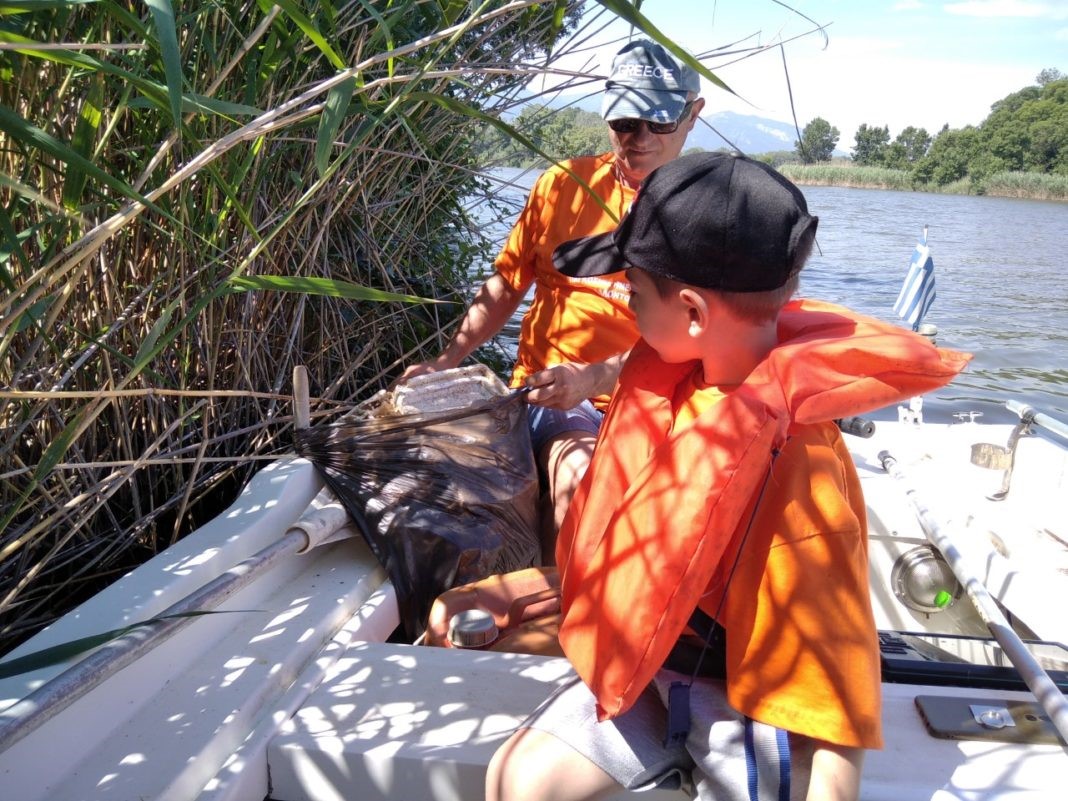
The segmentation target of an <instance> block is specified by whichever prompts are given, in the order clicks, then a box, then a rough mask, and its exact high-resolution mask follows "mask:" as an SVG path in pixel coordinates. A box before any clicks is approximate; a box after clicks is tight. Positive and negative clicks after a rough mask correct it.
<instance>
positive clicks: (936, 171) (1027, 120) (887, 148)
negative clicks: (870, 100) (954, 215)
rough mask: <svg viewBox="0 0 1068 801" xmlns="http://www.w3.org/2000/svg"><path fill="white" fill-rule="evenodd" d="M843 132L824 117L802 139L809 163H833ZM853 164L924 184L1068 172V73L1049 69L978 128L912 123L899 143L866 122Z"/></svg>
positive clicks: (798, 145)
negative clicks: (905, 174)
mask: <svg viewBox="0 0 1068 801" xmlns="http://www.w3.org/2000/svg"><path fill="white" fill-rule="evenodd" d="M838 136H839V134H838V129H837V128H834V127H832V126H831V125H830V124H829V123H828V122H827V121H826V120H824V119H822V118H820V117H817V118H815V119H814V120H812V121H811V122H810V123H809V124H808V125H806V126H805V128H804V129H803V131H802V133H801V139H800V140H799V141H797V142H795V145H794V146H795V150H796V154H797V156H798V157H799V158H800V159H801V161H802V162H804V163H806V164H811V163H816V162H820V161H830V159H831V155H832V154H833V152H834V149H835V147H836V146H837V144H838ZM853 139H854V144H853V159H852V160H853V162H854V163H855V164H858V165H862V166H868V167H884V168H888V169H894V170H903V171H905V172H908V173H909V174H910V176H911V178H912V180H913V182H914V183H916V184H933V185H935V186H945V185H946V184H950V183H953V182H954V181H959V180H961V179H962V178H968V179H969V180H971V181H972V182H980V181H982V180H983V179H985V178H987V177H988V176H990V175H993V174H995V173H1003V172H1030V173H1042V174H1047V175H1066V176H1068V76H1065V75H1064V74H1063V73H1061V72H1060V71H1059V70H1056V69H1045V70H1042V72H1040V73H1039V74H1038V77H1037V79H1036V85H1034V86H1028V87H1027V88H1025V89H1021V90H1020V91H1018V92H1013V93H1012V94H1010V95H1008V96H1007V97H1005V98H1003V99H1002V100H999V101H998V102H996V103H994V104H993V105H992V106H991V107H990V114H989V116H987V118H986V119H985V120H983V122H982V123H980V125H978V126H974V125H968V126H965V127H964V128H959V129H956V128H950V127H949V126H948V125H945V126H943V127H942V130H941V131H939V132H938V134H937V135H936V136H933V137H932V136H931V135H930V134H928V132H927V131H926V130H925V129H923V128H916V127H914V126H911V125H910V126H908V127H906V128H905V129H904V130H903V131H901V132H900V133H899V134H898V135H897V136H896V137H895V138H894V139H893V141H891V140H890V129H889V127H888V126H885V125H884V126H881V127H880V126H877V125H868V124H867V123H864V124H862V125H861V126H860V127H859V128H858V129H857V132H856V134H855V135H854V138H853Z"/></svg>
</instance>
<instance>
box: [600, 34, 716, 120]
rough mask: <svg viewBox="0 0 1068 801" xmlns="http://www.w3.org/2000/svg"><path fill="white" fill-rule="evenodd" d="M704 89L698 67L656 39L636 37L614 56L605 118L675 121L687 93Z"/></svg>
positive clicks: (684, 103)
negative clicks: (670, 50) (695, 67)
mask: <svg viewBox="0 0 1068 801" xmlns="http://www.w3.org/2000/svg"><path fill="white" fill-rule="evenodd" d="M700 91H701V79H700V77H699V76H698V75H697V71H696V70H694V69H693V68H692V67H690V66H688V65H686V64H680V63H679V62H678V61H677V60H676V59H675V57H674V56H673V55H671V53H669V52H668V51H667V50H666V49H664V48H663V47H661V46H660V45H658V44H656V43H655V42H651V41H649V40H648V39H635V40H634V41H632V42H629V43H628V44H627V45H626V46H625V47H624V48H623V49H622V50H620V51H619V52H618V53H616V56H615V58H613V59H612V72H611V73H610V74H609V77H608V81H607V83H606V84H605V91H604V101H603V102H602V104H601V116H602V117H604V119H605V122H611V121H612V120H621V119H628V118H629V119H639V120H646V121H647V122H674V121H675V120H677V119H678V118H679V117H681V116H682V108H683V106H685V105H686V95H687V93H688V92H694V93H697V92H700Z"/></svg>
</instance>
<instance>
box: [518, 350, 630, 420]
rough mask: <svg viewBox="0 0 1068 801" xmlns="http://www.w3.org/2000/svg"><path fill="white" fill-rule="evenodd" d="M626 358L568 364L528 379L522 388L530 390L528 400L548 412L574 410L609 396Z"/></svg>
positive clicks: (557, 366) (535, 374)
mask: <svg viewBox="0 0 1068 801" xmlns="http://www.w3.org/2000/svg"><path fill="white" fill-rule="evenodd" d="M626 358H627V354H626V353H620V354H618V355H616V356H613V357H612V358H610V359H607V360H605V361H603V362H597V363H596V364H579V363H578V362H568V363H566V364H557V365H553V366H552V367H549V368H547V369H545V370H540V371H539V372H537V373H534V374H533V375H530V376H527V380H526V382H525V384H526V386H528V387H532V388H533V389H532V390H531V391H530V393H529V394H528V395H527V400H528V401H530V402H531V403H536V404H537V405H538V406H545V407H547V408H549V409H573V408H574V407H576V406H578V405H579V404H580V403H582V401H584V400H585V399H586V398H595V397H597V396H598V395H608V394H610V393H611V392H612V390H613V389H615V386H616V379H617V378H619V371H620V369H621V368H622V367H623V361H624V360H625V359H626Z"/></svg>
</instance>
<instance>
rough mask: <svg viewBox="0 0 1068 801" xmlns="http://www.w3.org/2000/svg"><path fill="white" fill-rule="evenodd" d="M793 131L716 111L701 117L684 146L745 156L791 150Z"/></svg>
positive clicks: (787, 125) (762, 120) (782, 124)
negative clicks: (734, 151) (734, 152)
mask: <svg viewBox="0 0 1068 801" xmlns="http://www.w3.org/2000/svg"><path fill="white" fill-rule="evenodd" d="M797 138H798V137H797V131H795V130H794V126H793V125H791V124H790V123H788V122H779V121H778V120H769V119H766V118H764V117H753V116H750V115H747V114H735V113H734V112H733V111H718V112H716V113H715V114H704V115H702V116H701V119H700V121H699V122H698V123H697V125H695V126H694V129H693V131H692V132H691V133H690V135H689V137H687V139H686V146H687V147H699V148H702V149H703V150H719V149H720V148H727V149H729V148H731V147H734V148H737V149H738V150H740V151H742V152H743V153H746V154H748V155H755V154H757V153H767V152H769V151H772V150H793V149H794V142H796V141H797Z"/></svg>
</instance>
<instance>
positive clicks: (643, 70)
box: [615, 64, 677, 81]
mask: <svg viewBox="0 0 1068 801" xmlns="http://www.w3.org/2000/svg"><path fill="white" fill-rule="evenodd" d="M615 77H617V78H619V77H626V78H660V79H661V80H663V79H664V78H670V79H671V80H673V81H674V80H677V79H676V77H675V70H672V69H667V68H666V67H659V66H653V65H652V64H620V65H619V66H618V67H616V74H615Z"/></svg>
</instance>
